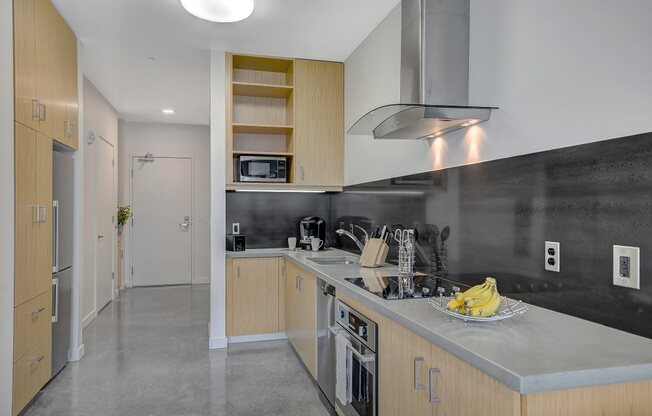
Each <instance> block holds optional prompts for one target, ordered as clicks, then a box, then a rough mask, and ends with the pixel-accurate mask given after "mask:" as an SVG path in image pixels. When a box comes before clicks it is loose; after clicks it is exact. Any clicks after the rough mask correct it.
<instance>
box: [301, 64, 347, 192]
mask: <svg viewBox="0 0 652 416" xmlns="http://www.w3.org/2000/svg"><path fill="white" fill-rule="evenodd" d="M294 71H295V110H294V111H295V183H296V184H297V185H306V186H342V184H343V183H344V111H343V108H344V66H343V64H341V63H335V62H321V61H306V60H301V59H297V60H296V61H295V69H294Z"/></svg>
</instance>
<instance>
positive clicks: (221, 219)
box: [208, 51, 227, 348]
mask: <svg viewBox="0 0 652 416" xmlns="http://www.w3.org/2000/svg"><path fill="white" fill-rule="evenodd" d="M210 129H211V222H210V224H211V247H212V249H211V314H210V322H209V324H208V325H209V331H208V332H209V348H226V346H227V339H226V261H225V260H226V243H225V239H224V235H225V234H226V230H225V228H226V225H225V223H226V169H225V167H224V160H225V158H226V140H225V139H226V138H225V135H226V60H225V53H224V52H223V51H212V52H211V127H210Z"/></svg>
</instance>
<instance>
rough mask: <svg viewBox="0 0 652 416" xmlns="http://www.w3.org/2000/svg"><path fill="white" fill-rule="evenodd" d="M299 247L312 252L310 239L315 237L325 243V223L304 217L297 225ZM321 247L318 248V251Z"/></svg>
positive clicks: (321, 220)
mask: <svg viewBox="0 0 652 416" xmlns="http://www.w3.org/2000/svg"><path fill="white" fill-rule="evenodd" d="M299 233H300V235H301V237H300V239H299V246H300V247H301V248H302V249H303V250H312V242H311V238H313V237H316V238H319V239H320V240H322V241H325V237H326V221H324V220H323V219H322V218H319V217H306V218H304V219H302V220H301V223H299ZM321 249H323V246H322V247H320V250H321Z"/></svg>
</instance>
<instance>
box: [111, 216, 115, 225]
mask: <svg viewBox="0 0 652 416" xmlns="http://www.w3.org/2000/svg"><path fill="white" fill-rule="evenodd" d="M111 224H115V215H113V216H111Z"/></svg>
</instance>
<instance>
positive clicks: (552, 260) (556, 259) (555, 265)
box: [543, 241, 561, 273]
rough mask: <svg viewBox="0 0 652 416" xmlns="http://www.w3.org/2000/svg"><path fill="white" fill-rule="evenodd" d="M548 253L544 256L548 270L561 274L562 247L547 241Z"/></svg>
mask: <svg viewBox="0 0 652 416" xmlns="http://www.w3.org/2000/svg"><path fill="white" fill-rule="evenodd" d="M545 246H546V251H545V254H544V256H543V258H544V266H545V267H546V270H548V271H551V272H557V273H559V263H560V261H561V252H560V249H561V245H560V244H559V243H558V242H555V241H546V244H545Z"/></svg>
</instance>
